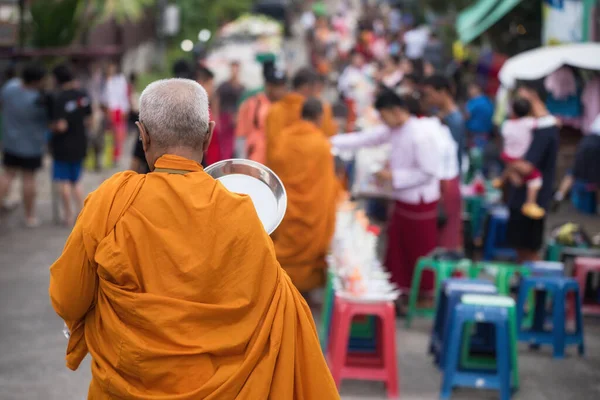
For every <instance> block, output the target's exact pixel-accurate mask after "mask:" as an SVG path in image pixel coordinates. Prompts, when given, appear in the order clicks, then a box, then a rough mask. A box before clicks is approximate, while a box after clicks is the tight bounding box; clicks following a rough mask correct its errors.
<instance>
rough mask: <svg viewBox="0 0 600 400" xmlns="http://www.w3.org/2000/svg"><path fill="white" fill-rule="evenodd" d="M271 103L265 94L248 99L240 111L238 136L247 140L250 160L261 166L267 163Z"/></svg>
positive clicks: (237, 127) (247, 153) (237, 128)
mask: <svg viewBox="0 0 600 400" xmlns="http://www.w3.org/2000/svg"><path fill="white" fill-rule="evenodd" d="M270 107H271V101H270V100H269V98H268V97H267V96H266V95H265V94H264V93H258V94H256V95H254V96H252V97H250V98H249V99H246V100H245V101H244V102H243V103H242V105H241V106H240V109H239V111H238V121H237V125H236V136H237V137H245V138H246V155H247V157H248V159H250V160H253V161H257V162H259V163H261V164H264V163H265V162H266V158H267V149H266V138H265V125H266V122H267V115H268V113H269V108H270Z"/></svg>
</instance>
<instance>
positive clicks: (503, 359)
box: [495, 321, 511, 400]
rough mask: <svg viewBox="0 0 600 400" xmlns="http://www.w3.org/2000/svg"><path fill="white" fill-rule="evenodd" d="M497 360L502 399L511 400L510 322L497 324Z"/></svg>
mask: <svg viewBox="0 0 600 400" xmlns="http://www.w3.org/2000/svg"><path fill="white" fill-rule="evenodd" d="M495 325H496V358H497V360H498V361H497V370H498V376H499V377H500V399H501V400H509V399H510V394H511V388H510V360H509V358H510V357H509V352H507V351H506V349H508V348H509V339H508V336H509V334H508V332H509V326H508V321H502V322H497V323H496V324H495Z"/></svg>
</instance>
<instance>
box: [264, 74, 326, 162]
mask: <svg viewBox="0 0 600 400" xmlns="http://www.w3.org/2000/svg"><path fill="white" fill-rule="evenodd" d="M318 82H319V75H318V74H317V73H316V72H315V71H313V70H312V69H310V68H303V69H301V70H300V71H298V72H297V73H296V75H295V76H294V79H293V80H292V86H293V89H294V91H293V92H291V93H288V94H287V95H285V96H284V97H283V98H282V99H281V100H279V101H278V102H277V103H275V104H273V105H272V106H271V109H270V110H269V114H268V115H267V125H266V132H267V165H269V166H271V163H272V162H273V159H274V157H275V154H276V152H277V150H278V149H279V138H280V135H281V132H282V131H283V130H284V129H285V128H287V127H289V126H291V125H292V124H294V123H296V122H298V121H300V120H301V119H302V118H301V115H300V113H301V111H302V105H303V104H304V100H306V99H307V98H308V97H312V96H315V95H316V94H317V90H318ZM320 127H321V130H322V131H323V133H324V134H325V135H326V136H327V137H329V136H333V135H335V134H336V133H337V124H336V122H335V120H334V118H333V111H332V109H331V106H330V105H329V104H325V105H324V107H323V118H322V122H321V124H320Z"/></svg>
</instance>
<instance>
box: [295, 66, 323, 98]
mask: <svg viewBox="0 0 600 400" xmlns="http://www.w3.org/2000/svg"><path fill="white" fill-rule="evenodd" d="M318 82H319V75H318V74H317V73H316V72H315V71H314V70H313V69H312V68H301V69H300V70H299V71H298V72H297V73H296V75H295V76H294V79H293V81H292V86H293V88H294V91H295V92H297V93H299V94H301V95H302V96H304V97H311V96H315V95H317V93H316V92H317V89H318Z"/></svg>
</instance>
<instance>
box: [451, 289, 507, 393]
mask: <svg viewBox="0 0 600 400" xmlns="http://www.w3.org/2000/svg"><path fill="white" fill-rule="evenodd" d="M514 306H515V302H514V300H513V299H511V298H510V297H503V296H489V295H473V294H468V295H463V296H462V297H461V303H460V304H458V305H457V306H456V307H455V308H454V310H453V311H452V315H451V317H450V324H449V331H448V339H449V340H448V347H447V357H446V360H445V364H444V377H443V382H442V389H441V393H440V398H441V399H443V400H445V399H449V398H450V396H451V394H452V389H453V387H456V386H463V387H465V386H466V387H475V388H482V389H496V390H499V391H500V398H501V400H508V399H510V397H511V370H513V371H514V370H518V365H517V358H516V354H517V352H516V339H515V336H516V335H515V328H514V327H515V324H514V322H513V321H514V311H513V312H511V311H510V310H511V309H512V310H514ZM468 322H479V323H483V322H486V323H490V324H493V325H494V326H495V330H496V331H495V333H496V343H495V347H496V355H497V370H496V371H495V372H484V371H463V370H461V369H460V367H459V350H460V346H459V345H458V344H459V343H460V341H461V336H462V331H463V326H464V325H465V324H466V323H468ZM507 349H508V351H507ZM513 376H515V375H513ZM517 376H518V371H517ZM513 384H514V382H513Z"/></svg>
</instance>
